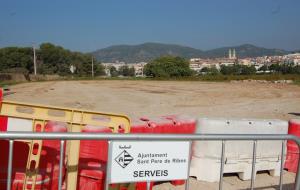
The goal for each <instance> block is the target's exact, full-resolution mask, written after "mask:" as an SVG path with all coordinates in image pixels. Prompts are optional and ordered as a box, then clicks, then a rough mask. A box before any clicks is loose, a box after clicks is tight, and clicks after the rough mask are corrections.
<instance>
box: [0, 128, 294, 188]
mask: <svg viewBox="0 0 300 190" xmlns="http://www.w3.org/2000/svg"><path fill="white" fill-rule="evenodd" d="M1 139H2V140H9V155H8V158H9V162H8V171H7V190H10V189H11V174H12V158H13V142H14V140H16V139H38V140H61V144H60V155H61V158H62V157H63V156H62V155H64V149H63V147H64V143H65V140H108V141H114V140H134V141H170V140H172V141H221V142H222V151H221V167H220V171H221V172H220V182H219V189H222V188H223V187H222V184H223V183H222V181H223V170H224V164H225V163H224V158H225V145H226V143H225V142H226V141H236V140H245V141H249V140H250V141H253V158H252V175H251V184H250V189H253V188H254V178H255V177H254V176H255V173H254V172H255V162H256V161H255V160H256V146H257V141H260V140H264V141H265V140H281V141H282V153H281V170H280V179H279V187H280V189H282V173H283V160H284V155H283V154H284V150H285V141H286V140H291V141H294V142H295V143H296V144H297V145H298V147H300V138H298V137H296V136H293V135H274V134H263V135H257V134H246V135H245V134H191V135H185V134H184V135H183V134H176V135H174V134H159V135H157V134H155V135H154V134H103V133H102V134H101V133H28V132H5V133H0V140H1ZM299 163H300V162H299ZM62 168H63V159H60V168H59V187H58V189H59V190H60V189H61V186H62ZM299 172H300V167H299V165H298V172H297V175H296V180H295V190H299V189H300V175H299ZM148 184H149V183H148ZM147 187H150V186H149V185H148V186H147ZM186 188H188V183H186Z"/></svg>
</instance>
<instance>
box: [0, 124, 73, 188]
mask: <svg viewBox="0 0 300 190" xmlns="http://www.w3.org/2000/svg"><path fill="white" fill-rule="evenodd" d="M66 131H67V128H66V125H65V124H64V123H58V122H51V121H50V122H48V123H47V124H46V125H45V132H66ZM0 147H1V151H3V152H4V154H3V155H5V156H1V157H0V167H1V172H0V177H1V183H0V189H6V179H7V164H8V159H7V156H8V141H4V140H2V141H0ZM2 148H3V149H2ZM35 148H36V149H37V148H38V147H35ZM28 152H29V146H28V145H27V144H26V143H24V142H18V141H15V142H14V153H13V166H12V170H13V173H12V189H13V190H19V189H22V187H23V180H24V178H25V169H26V165H27V158H28ZM59 154H60V141H59V140H44V141H43V145H42V151H41V157H40V164H39V173H38V176H37V180H36V187H35V189H36V190H40V189H43V190H56V189H58V176H59ZM63 172H64V169H63ZM30 187H31V183H30V181H29V184H28V188H30Z"/></svg>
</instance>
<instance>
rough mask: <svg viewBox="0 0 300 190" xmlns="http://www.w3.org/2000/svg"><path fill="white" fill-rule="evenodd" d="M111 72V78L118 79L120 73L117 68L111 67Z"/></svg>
mask: <svg viewBox="0 0 300 190" xmlns="http://www.w3.org/2000/svg"><path fill="white" fill-rule="evenodd" d="M109 72H110V76H111V77H117V76H119V72H118V70H117V69H116V67H114V66H111V67H110V68H109Z"/></svg>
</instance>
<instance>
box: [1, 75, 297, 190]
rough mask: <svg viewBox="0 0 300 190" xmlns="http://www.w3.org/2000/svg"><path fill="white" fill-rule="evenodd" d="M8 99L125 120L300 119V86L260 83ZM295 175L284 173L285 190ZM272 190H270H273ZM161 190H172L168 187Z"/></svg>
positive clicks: (107, 85)
mask: <svg viewBox="0 0 300 190" xmlns="http://www.w3.org/2000/svg"><path fill="white" fill-rule="evenodd" d="M11 90H12V91H13V92H15V93H14V94H10V95H8V96H6V97H5V98H6V99H8V100H16V101H22V102H30V103H39V104H49V105H54V106H66V107H75V108H83V109H90V110H97V111H103V112H116V113H123V114H127V115H129V116H130V117H142V116H149V117H153V116H159V115H167V114H187V115H191V116H196V117H199V116H201V117H236V118H245V117H247V118H270V119H271V118H279V119H285V120H287V119H290V118H300V86H296V85H288V84H260V83H256V82H238V83H212V82H210V83H204V82H177V81H164V82H162V81H101V80H100V81H51V82H34V83H25V84H19V85H15V86H12V88H11ZM293 180H294V174H291V173H287V172H286V173H285V175H284V183H285V186H284V188H285V189H291V188H292V185H291V183H292V182H293ZM277 183H278V178H273V177H270V176H268V175H267V174H265V173H264V174H259V175H258V176H257V180H256V182H255V186H256V187H257V189H277V188H278V187H277V186H276V185H277ZM249 184H250V182H249V181H245V182H242V181H240V180H239V179H238V178H237V177H236V176H227V177H225V178H224V189H228V190H229V189H247V188H248V187H249ZM270 186H271V188H267V187H270ZM217 187H218V185H217V183H205V182H201V181H200V182H199V181H196V180H194V179H191V180H190V188H191V189H193V190H196V189H209V190H210V189H217ZM156 188H157V189H166V190H167V189H184V187H183V186H178V187H176V188H174V187H173V186H171V185H170V184H169V183H163V184H161V185H158V186H156Z"/></svg>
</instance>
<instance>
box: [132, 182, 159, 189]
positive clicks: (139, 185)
mask: <svg viewBox="0 0 300 190" xmlns="http://www.w3.org/2000/svg"><path fill="white" fill-rule="evenodd" d="M153 185H154V183H153V182H151V183H150V189H152V188H153ZM146 189H147V183H146V182H137V183H136V184H135V190H146Z"/></svg>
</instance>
